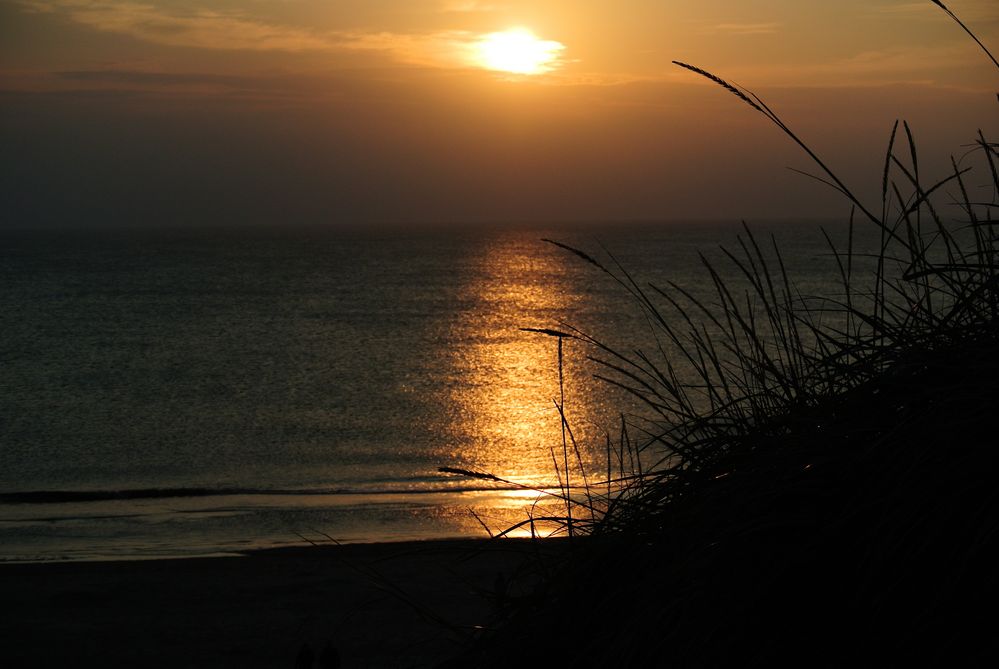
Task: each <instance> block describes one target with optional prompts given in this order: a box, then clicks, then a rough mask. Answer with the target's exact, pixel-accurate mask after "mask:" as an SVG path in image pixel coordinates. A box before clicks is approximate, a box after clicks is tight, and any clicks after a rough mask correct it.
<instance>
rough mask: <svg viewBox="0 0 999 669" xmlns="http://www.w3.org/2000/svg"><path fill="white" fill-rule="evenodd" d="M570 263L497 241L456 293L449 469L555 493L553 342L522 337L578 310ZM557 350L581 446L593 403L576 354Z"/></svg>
mask: <svg viewBox="0 0 999 669" xmlns="http://www.w3.org/2000/svg"><path fill="white" fill-rule="evenodd" d="M571 262H572V260H571V259H569V258H566V257H565V256H564V255H562V254H560V253H558V251H557V249H553V248H549V247H547V246H546V245H544V244H542V243H541V242H539V241H537V240H536V238H532V239H522V238H517V237H515V236H511V237H506V238H501V239H498V240H496V241H495V243H492V244H490V245H488V246H487V247H486V248H485V249H483V254H482V256H481V258H479V259H478V271H477V274H476V276H475V279H474V280H472V281H470V282H469V283H468V284H467V285H465V286H464V298H465V299H466V300H467V301H468V303H469V304H470V305H472V306H471V309H470V311H469V314H470V318H468V319H463V320H461V321H460V322H456V323H455V324H454V326H453V330H454V331H453V333H452V339H453V340H454V341H462V342H465V345H464V346H461V347H458V348H455V349H454V350H452V351H450V360H449V364H450V366H451V368H452V370H453V373H454V374H455V376H456V378H457V379H460V381H461V382H460V383H456V384H454V386H453V391H452V393H451V394H450V397H449V401H450V403H452V404H453V406H454V407H456V414H457V415H458V416H460V419H459V420H458V421H457V423H458V424H457V425H455V426H454V435H453V436H454V438H455V441H454V443H453V450H452V452H451V453H450V457H451V458H452V461H454V462H460V463H463V464H464V465H465V466H468V467H469V468H473V469H475V470H477V471H484V472H488V473H491V474H495V475H496V476H498V477H501V478H504V479H507V480H511V481H515V482H518V483H523V484H525V485H531V486H536V487H548V486H555V487H557V485H558V483H557V477H556V474H555V468H554V465H553V452H554V453H555V454H556V459H557V460H558V462H559V463H560V464H559V466H560V467H561V466H562V462H563V455H562V431H561V422H560V419H559V414H558V410H557V408H556V406H555V404H554V400H556V399H558V398H559V373H558V372H559V370H558V364H557V342H556V339H555V338H552V337H546V336H543V335H539V334H537V333H531V332H523V331H521V329H520V328H523V327H534V328H545V327H552V326H555V325H557V324H558V322H559V320H561V319H565V318H567V317H568V315H569V314H571V313H573V311H574V309H575V308H577V307H578V306H579V304H580V301H581V299H582V295H581V294H580V290H579V288H578V285H577V284H576V283H575V282H574V281H573V280H572V278H573V277H574V276H575V272H574V271H572V270H571V268H569V267H567V265H568V264H569V263H571ZM565 349H566V351H565V353H566V355H565V361H566V362H565V366H564V371H565V391H566V414H567V417H568V419H569V420H570V421H574V420H577V421H579V423H578V424H577V425H574V426H573V429H574V430H577V428H578V434H579V436H580V437H581V438H584V439H585V437H586V436H587V435H588V431H589V423H590V422H592V416H593V415H594V413H595V410H596V409H597V408H598V407H597V406H596V404H597V403H596V401H595V397H596V395H595V394H594V393H593V392H592V388H590V387H589V386H592V379H591V378H590V375H589V373H588V372H586V371H585V370H584V369H583V364H582V361H583V358H584V357H585V356H584V353H583V351H582V350H581V345H580V344H579V343H578V342H574V341H570V340H566V342H565ZM577 349H580V350H577ZM581 446H582V447H583V450H584V451H587V452H588V448H587V445H586V444H581ZM588 459H589V458H588ZM573 475H574V476H577V477H578V470H577V471H576V472H573ZM536 497H537V493H534V492H531V491H511V492H510V494H509V497H508V499H507V500H506V501H508V502H514V501H516V502H517V503H518V504H520V505H521V506H523V504H529V503H530V502H531V501H532V500H533V499H534V498H536Z"/></svg>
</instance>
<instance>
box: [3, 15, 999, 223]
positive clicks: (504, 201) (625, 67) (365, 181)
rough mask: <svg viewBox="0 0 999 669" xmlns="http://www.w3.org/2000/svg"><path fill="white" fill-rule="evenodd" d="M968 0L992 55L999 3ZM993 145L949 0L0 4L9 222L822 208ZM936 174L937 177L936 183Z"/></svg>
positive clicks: (583, 216)
mask: <svg viewBox="0 0 999 669" xmlns="http://www.w3.org/2000/svg"><path fill="white" fill-rule="evenodd" d="M948 6H949V7H950V8H951V9H952V10H953V11H954V12H955V13H956V14H958V15H959V16H960V17H962V19H964V21H965V22H966V23H968V24H969V25H970V26H971V27H972V29H973V30H975V31H976V33H977V34H978V35H979V37H980V38H981V39H982V40H983V41H984V42H985V43H986V44H988V45H990V46H991V48H992V49H993V51H997V50H999V3H997V2H996V1H995V0H952V1H951V2H949V3H948ZM672 60H681V61H685V62H688V63H692V64H695V65H697V66H699V67H702V68H705V69H707V70H710V71H712V72H715V73H716V74H718V75H720V76H723V77H725V78H726V79H729V80H731V81H734V82H737V83H738V84H740V85H743V86H745V87H747V88H749V89H752V90H753V91H755V92H756V93H758V94H759V95H761V96H762V97H763V98H764V99H765V100H767V102H768V103H769V104H770V105H771V106H772V107H773V108H775V110H776V111H778V113H779V114H781V116H782V117H783V118H784V120H785V121H786V122H787V123H788V124H789V125H791V126H792V127H793V128H795V129H796V130H797V131H798V132H799V134H801V135H802V136H803V138H805V139H806V141H808V142H809V143H810V144H812V145H813V146H814V147H815V148H816V149H818V150H819V152H820V153H822V154H823V155H824V156H825V157H827V158H828V162H829V163H830V164H831V165H832V166H833V167H835V168H837V169H838V171H840V172H841V174H842V175H843V177H844V179H845V180H846V181H847V182H848V183H850V184H851V185H854V184H855V185H856V187H857V189H858V190H859V191H860V192H862V193H865V194H868V195H870V194H873V193H874V192H875V191H878V190H879V189H880V170H881V162H882V161H883V153H884V146H885V144H886V142H887V138H888V134H889V131H890V129H891V126H892V123H893V121H894V120H895V119H896V118H905V119H908V120H909V122H910V124H911V125H912V127H913V130H914V132H915V134H916V137H917V140H919V141H920V149H921V155H922V157H923V158H924V164H925V165H927V171H928V172H932V166H934V165H936V166H938V167H939V170H938V172H939V171H940V170H942V169H943V168H944V166H945V164H946V161H947V159H948V157H949V155H950V154H952V153H953V154H956V155H960V154H961V153H962V152H963V151H964V148H962V145H964V144H967V143H968V142H969V141H971V140H972V139H974V137H975V132H976V130H977V129H979V128H981V129H983V130H984V131H985V132H986V134H989V133H991V134H992V136H993V137H996V136H999V105H997V103H996V97H995V93H996V91H999V76H997V73H996V70H995V68H994V66H993V65H992V64H991V63H990V62H989V61H988V60H987V58H986V57H985V56H984V54H983V53H982V52H981V51H980V50H979V49H978V47H977V46H976V45H975V44H974V43H973V42H972V41H971V40H970V39H969V38H968V37H967V36H966V35H965V34H964V33H963V32H961V30H960V28H959V27H958V26H957V25H956V24H954V23H953V22H952V21H951V20H950V19H949V18H948V17H947V16H946V15H945V14H944V13H943V12H942V11H940V9H939V8H937V7H936V6H934V5H933V4H932V3H931V2H929V0H925V1H922V0H915V1H913V0H838V1H837V2H827V1H820V0H754V1H736V0H696V1H695V0H656V1H653V0H630V1H626V0H625V1H621V2H606V1H600V2H598V1H596V0H530V1H526V0H525V1H520V0H481V1H475V0H342V1H330V0H324V1H320V0H243V1H238V0H228V1H222V2H187V1H184V0H134V1H119V0H98V1H88V0H14V1H12V0H0V99H2V100H3V102H2V105H0V139H2V145H3V146H4V151H3V154H4V155H3V158H2V160H0V182H2V185H0V198H2V201H0V211H3V215H2V219H3V221H4V222H3V223H2V225H7V226H11V225H14V226H32V225H61V224H67V223H68V224H74V225H76V224H79V225H102V224H107V223H113V224H134V223H141V224H145V223H149V224H153V223H155V224H165V223H184V224H207V223H212V222H221V223H226V224H231V223H241V222H254V223H260V222H306V223H324V222H365V221H440V220H446V221H471V222H474V221H504V220H560V221H563V220H606V219H615V220H618V219H685V218H729V217H739V218H766V217H795V216H808V217H824V216H830V215H832V216H835V215H841V214H845V213H846V212H847V211H848V206H847V205H846V204H844V202H843V201H842V200H840V199H839V198H837V197H836V195H835V194H832V193H830V192H827V191H826V190H824V189H823V187H822V186H821V185H818V184H815V183H813V182H810V181H808V180H807V179H805V178H804V177H801V176H798V175H796V174H794V173H792V172H791V171H789V170H787V169H785V168H786V167H794V168H799V169H811V167H812V166H811V165H810V164H809V163H808V162H807V159H806V158H805V157H804V156H803V155H802V154H801V153H800V152H799V151H797V150H796V149H795V147H793V146H792V145H791V144H790V142H788V141H787V140H786V139H785V138H783V137H782V136H780V134H779V133H778V131H777V130H776V129H775V128H774V127H773V126H772V125H769V124H768V123H767V122H766V120H765V119H764V118H762V117H761V116H759V115H758V114H756V113H754V112H753V111H752V110H751V109H749V108H748V107H745V106H743V105H741V104H739V102H738V100H736V99H735V98H734V97H732V96H730V95H728V94H726V93H725V91H723V90H721V89H720V88H718V87H716V86H713V85H711V84H710V83H708V82H705V81H704V80H701V79H699V78H698V77H696V76H695V75H693V74H691V73H689V72H686V71H683V70H680V69H679V68H677V67H675V66H673V65H672V64H671V61H672ZM930 176H932V174H931V175H930Z"/></svg>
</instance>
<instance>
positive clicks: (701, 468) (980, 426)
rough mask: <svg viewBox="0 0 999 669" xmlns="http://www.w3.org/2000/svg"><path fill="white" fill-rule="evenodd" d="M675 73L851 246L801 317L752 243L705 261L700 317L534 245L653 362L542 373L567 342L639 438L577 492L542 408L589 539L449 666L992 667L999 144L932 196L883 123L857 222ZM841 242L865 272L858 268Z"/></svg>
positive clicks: (955, 166) (606, 357)
mask: <svg viewBox="0 0 999 669" xmlns="http://www.w3.org/2000/svg"><path fill="white" fill-rule="evenodd" d="M933 1H934V4H936V5H938V6H940V7H941V8H942V9H943V10H944V11H946V12H947V14H948V15H949V16H950V17H951V18H953V19H954V20H955V21H957V23H958V24H959V25H960V26H961V27H962V28H963V29H964V30H965V31H967V32H968V34H969V35H971V36H972V37H973V38H974V40H975V42H976V43H977V44H978V45H979V46H980V47H981V48H982V49H983V50H984V52H985V54H986V55H987V56H988V57H989V58H990V59H991V60H992V62H993V63H995V64H996V67H997V72H999V62H996V60H995V58H994V57H993V56H992V54H991V53H990V52H989V50H988V49H987V48H986V47H985V45H984V44H982V43H981V41H980V40H978V38H977V37H975V36H974V34H973V33H972V31H971V30H970V29H969V28H968V27H967V26H965V24H963V23H962V22H961V21H960V19H958V18H957V17H956V16H955V15H954V14H953V13H952V12H951V11H950V10H949V9H947V7H946V6H944V5H943V3H940V2H935V0H933ZM676 64H677V66H679V67H681V68H684V69H686V70H689V71H690V72H692V73H693V74H695V75H698V76H701V77H704V78H706V79H708V80H710V81H712V82H714V83H715V84H717V85H718V86H720V87H722V88H724V89H725V90H727V91H728V92H729V93H731V94H733V95H734V96H736V97H737V98H738V99H739V100H740V101H741V102H742V103H744V104H747V105H749V106H750V107H751V108H752V109H754V110H755V111H756V112H758V113H760V114H762V115H763V116H765V117H766V118H767V119H768V120H769V121H770V122H771V123H773V124H774V125H775V126H776V127H778V128H779V129H780V130H781V132H782V133H784V134H785V135H786V136H787V137H788V138H789V139H790V140H791V141H793V142H795V143H796V144H797V145H798V146H799V147H801V149H802V150H803V151H804V152H805V154H806V155H807V156H808V157H809V158H810V159H811V160H812V161H813V163H814V165H815V166H816V168H817V173H816V174H811V175H809V176H811V177H813V178H815V179H818V180H819V181H821V182H822V183H824V184H826V185H827V186H829V187H831V188H833V189H835V190H837V191H838V192H839V193H841V194H842V195H843V196H844V197H845V198H846V200H847V201H848V202H849V204H850V206H851V213H850V216H849V220H848V221H847V223H846V225H845V227H846V228H847V234H846V237H847V240H848V241H847V245H846V248H838V247H836V246H835V245H834V244H833V243H832V242H831V241H829V247H830V252H831V254H832V255H833V257H834V258H835V262H836V267H837V269H838V272H839V279H840V289H839V291H838V294H836V295H824V296H805V295H802V294H801V293H800V292H799V290H798V289H797V288H796V287H795V286H794V284H793V283H792V282H791V281H790V279H789V277H788V273H787V271H786V268H785V264H784V262H783V259H782V257H781V252H780V249H779V248H778V247H777V245H776V244H775V243H774V241H773V240H772V239H769V240H762V239H759V238H758V237H757V236H756V235H754V234H753V233H752V231H751V229H750V228H749V227H745V232H744V235H743V236H741V237H740V238H739V239H738V241H737V249H736V250H734V251H731V250H723V251H724V257H725V262H727V263H729V267H728V268H727V270H735V272H736V274H738V275H739V276H740V279H741V282H740V285H739V287H735V286H734V285H733V284H732V283H731V282H727V281H726V280H724V279H723V278H722V277H723V275H725V272H723V271H721V269H720V268H719V267H718V266H716V265H715V264H714V263H712V262H710V261H708V260H707V259H706V258H703V257H702V261H703V268H704V273H705V276H706V278H707V280H708V281H709V282H710V285H711V286H712V288H713V291H714V299H712V300H711V302H710V303H709V302H706V301H705V300H703V299H699V298H698V297H696V296H695V295H694V294H693V293H692V292H691V291H689V290H687V289H685V288H684V287H683V286H681V285H680V284H678V283H669V284H668V285H665V286H655V285H646V284H642V283H640V282H639V280H638V279H636V278H634V277H633V276H631V275H630V274H629V273H628V271H626V269H625V268H624V267H622V266H621V265H620V264H619V263H617V262H616V260H615V259H614V258H613V256H611V255H609V254H607V253H604V254H602V255H601V256H600V257H597V256H596V255H595V254H590V253H587V252H584V251H581V250H578V249H574V248H570V247H567V246H564V245H562V244H560V243H558V242H552V243H555V244H556V245H557V246H560V247H562V248H564V249H565V250H566V251H568V252H570V253H573V254H575V255H576V256H577V257H579V258H580V259H582V260H583V261H585V262H588V263H590V264H592V265H593V266H594V267H595V268H596V269H597V270H598V271H600V272H603V273H606V274H607V275H609V276H610V277H612V279H613V280H614V281H616V282H617V283H618V284H620V286H621V287H622V289H623V290H624V291H626V292H627V293H628V294H629V295H630V296H631V297H632V299H633V300H634V301H635V302H636V303H637V304H638V305H639V307H640V308H641V309H642V310H643V311H644V313H645V314H646V316H647V318H648V321H649V324H650V326H651V327H652V329H653V331H654V333H655V336H656V341H657V342H658V346H657V350H655V351H653V352H651V353H650V352H642V351H630V352H629V351H620V350H616V349H614V348H612V347H610V346H606V345H604V344H603V343H602V342H601V341H600V339H599V338H597V337H595V336H592V335H590V334H587V333H583V332H580V331H578V330H575V329H572V328H569V327H567V326H566V327H562V328H561V329H560V330H557V331H555V330H553V331H544V332H543V334H549V335H550V336H553V337H556V338H557V339H558V342H559V350H560V351H561V342H562V339H563V338H565V337H574V338H576V339H579V340H581V341H583V342H586V343H587V344H588V345H589V346H590V347H591V351H592V355H591V359H592V360H593V361H594V363H595V364H596V365H597V366H598V369H599V370H600V371H599V372H598V375H599V376H600V377H601V378H603V379H604V380H605V381H607V383H609V384H611V385H612V386H614V387H616V388H620V389H623V390H624V391H625V392H627V393H628V394H630V395H631V396H632V397H633V398H635V399H637V400H638V401H639V402H640V403H641V404H642V405H643V406H644V407H645V409H646V413H647V416H646V417H645V418H644V420H642V421H641V422H640V423H634V422H628V421H625V420H624V418H623V417H622V422H621V428H620V435H619V437H618V440H617V443H616V444H612V443H611V442H610V440H608V443H607V444H606V447H605V448H606V460H607V470H606V472H605V475H604V476H594V475H593V474H594V473H593V472H586V471H584V470H583V467H582V459H581V458H578V459H574V458H573V457H572V456H573V452H575V453H576V454H577V455H578V446H577V445H576V444H575V442H574V440H573V439H572V436H571V430H570V429H569V426H568V425H567V423H566V421H565V418H564V415H565V414H564V412H563V410H562V409H563V407H562V406H561V405H559V403H558V402H556V406H557V407H558V409H559V413H560V415H561V416H562V422H563V430H564V433H565V434H566V435H567V436H566V439H565V442H564V444H563V453H562V458H561V462H559V461H558V460H559V459H558V458H554V456H553V459H554V460H555V461H556V462H555V466H556V469H557V470H558V471H559V482H560V485H561V497H562V499H563V501H564V505H565V508H566V513H565V517H564V518H561V519H558V520H560V522H561V523H562V526H563V527H564V528H565V532H566V533H567V534H569V535H570V536H581V535H585V536H586V541H585V542H581V545H582V548H580V550H576V551H572V552H571V554H570V556H571V557H570V561H569V563H568V564H567V565H566V566H565V568H564V569H563V570H562V571H561V572H560V573H559V574H558V575H556V576H554V577H552V578H551V579H549V580H548V581H547V582H546V584H545V587H544V588H542V589H541V590H539V591H538V593H537V594H536V595H535V596H534V597H532V598H527V599H525V600H524V601H523V602H522V603H521V606H520V607H517V608H514V609H511V611H512V614H511V618H510V620H509V621H508V623H507V624H506V626H504V627H503V628H502V629H501V630H500V631H499V632H498V633H497V634H495V635H494V636H489V637H487V638H486V639H485V640H483V641H481V642H480V643H479V644H478V645H477V646H475V647H474V648H473V649H472V650H470V651H469V653H468V654H467V655H465V656H464V657H463V658H462V660H461V662H464V663H465V664H461V666H503V665H504V662H507V661H509V657H510V656H509V653H513V652H516V653H517V654H518V656H524V654H526V656H527V657H537V656H538V655H534V654H544V653H550V654H551V656H552V657H557V661H558V662H566V663H568V664H570V665H576V666H729V665H733V664H738V665H739V666H765V665H766V666H774V665H777V666H783V665H787V664H795V665H796V666H849V665H856V666H870V665H873V664H879V665H887V666H903V665H905V666H911V665H927V664H930V665H934V664H943V665H953V664H958V665H961V666H964V665H966V664H976V663H985V662H991V661H994V660H995V659H996V657H999V639H997V635H995V633H994V631H993V630H992V626H993V623H994V614H992V613H985V614H980V613H978V612H977V607H978V606H979V605H986V606H991V604H990V602H992V601H994V597H995V596H996V595H997V594H999V567H997V566H996V565H999V562H997V561H996V560H997V558H999V485H997V484H996V483H995V481H994V472H995V471H999V447H997V444H999V439H997V430H996V426H995V421H994V416H995V415H996V412H997V410H999V255H997V254H999V245H997V240H999V231H997V227H999V220H997V219H996V216H995V215H996V212H999V144H996V143H993V142H991V141H989V140H988V139H987V138H986V137H985V135H984V134H983V133H982V132H981V131H979V132H978V133H977V136H976V137H975V138H974V142H973V146H972V148H971V149H970V150H968V151H966V152H965V153H964V154H963V155H962V156H960V157H959V158H952V159H951V162H950V165H949V166H948V169H947V170H946V174H945V176H943V177H942V178H939V179H936V180H931V181H929V182H927V181H926V180H925V176H924V175H925V174H926V172H927V170H926V169H925V167H924V166H922V165H921V164H920V159H919V152H918V150H917V143H916V140H915V137H914V133H913V131H912V129H911V128H910V127H909V125H908V124H907V123H905V122H903V123H902V124H901V127H900V124H899V123H897V122H896V124H895V126H894V128H893V129H892V131H891V134H890V138H889V140H888V143H887V150H886V152H885V156H884V168H883V175H882V182H881V189H880V192H881V199H880V202H878V203H876V204H877V206H873V205H872V204H870V203H864V202H862V201H861V199H860V198H859V197H858V196H856V195H855V194H854V191H853V190H851V189H850V187H849V186H848V185H847V184H846V183H845V182H844V180H842V179H841V178H840V177H839V176H838V175H837V174H836V173H835V172H834V171H833V170H832V169H831V168H830V167H829V166H828V165H827V164H826V163H825V162H823V160H822V159H821V158H820V157H819V156H818V155H817V154H816V153H815V152H813V151H812V150H811V149H810V148H809V146H808V145H807V144H806V143H805V142H804V141H803V140H802V139H801V138H800V137H799V136H798V135H796V134H795V132H794V131H793V130H792V129H791V128H790V127H789V126H788V125H787V124H786V123H785V122H784V121H783V120H782V119H781V118H780V117H779V116H778V114H777V113H776V112H775V111H774V110H773V109H771V108H770V107H769V106H768V105H767V104H766V103H765V102H764V101H763V100H762V99H761V98H760V97H758V96H757V95H755V94H753V93H752V92H751V91H747V90H744V89H741V88H739V87H737V86H735V85H733V84H731V83H729V82H727V81H726V80H724V79H723V78H721V77H718V76H716V75H714V74H712V73H710V72H707V71H705V70H702V69H700V68H697V67H695V66H693V65H689V64H686V63H682V62H677V63H676ZM861 225H863V226H874V229H875V230H876V233H877V236H878V238H879V244H878V248H877V249H875V250H874V252H872V253H867V252H866V251H865V252H862V251H861V250H858V249H856V248H854V238H855V234H854V233H855V229H856V228H857V226H861ZM826 239H827V240H831V236H828V235H827V237H826ZM560 361H561V357H560ZM563 402H564V400H563ZM574 460H576V464H575V465H574V464H573V462H574ZM574 467H575V469H574V471H572V472H570V470H572V469H573V468H574ZM570 474H571V475H572V477H574V478H575V479H576V480H578V481H580V482H583V485H575V486H574V485H570V480H571V478H570ZM598 479H603V480H598ZM548 520H551V519H548ZM525 522H531V520H527V521H525ZM527 663H528V664H531V663H530V662H527ZM546 663H547V662H546ZM535 664H540V662H536V663H535ZM456 666H458V665H456Z"/></svg>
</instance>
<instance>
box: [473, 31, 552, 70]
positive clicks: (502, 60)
mask: <svg viewBox="0 0 999 669" xmlns="http://www.w3.org/2000/svg"><path fill="white" fill-rule="evenodd" d="M564 49H565V45H564V44H562V43H561V42H554V41H551V40H542V39H538V38H537V37H536V36H535V35H534V33H532V32H531V31H530V30H528V29H527V28H511V29H510V30H504V31H503V32H497V33H489V34H487V35H483V36H482V37H481V38H480V39H479V41H478V42H477V43H476V45H475V60H476V63H477V64H478V65H479V66H480V67H484V68H486V69H487V70H498V71H500V72H510V73H512V74H544V73H545V72H551V71H552V70H554V69H555V68H556V67H558V65H559V56H560V55H561V53H562V51H563V50H564Z"/></svg>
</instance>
